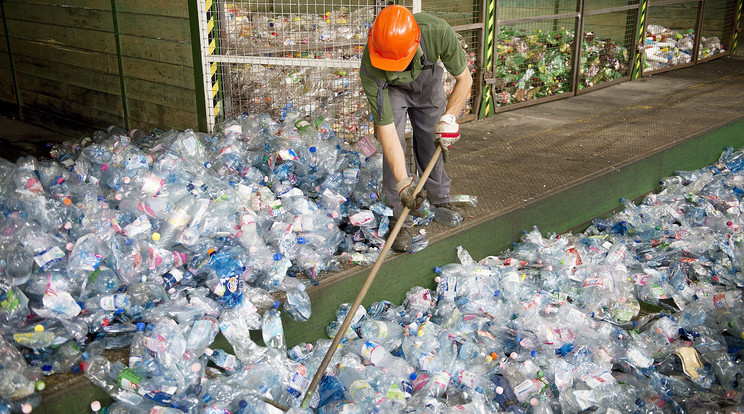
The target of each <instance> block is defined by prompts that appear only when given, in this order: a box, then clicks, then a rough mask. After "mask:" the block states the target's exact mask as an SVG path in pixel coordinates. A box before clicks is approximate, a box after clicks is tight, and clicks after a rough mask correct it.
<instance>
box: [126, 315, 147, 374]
mask: <svg viewBox="0 0 744 414" xmlns="http://www.w3.org/2000/svg"><path fill="white" fill-rule="evenodd" d="M145 327H146V324H145V323H144V322H137V331H136V332H135V333H134V334H132V344H131V345H130V346H129V368H131V369H132V370H133V371H134V372H136V373H138V374H139V375H143V374H144V373H145V365H147V359H148V358H149V356H148V353H147V349H146V348H145V343H144V339H145Z"/></svg>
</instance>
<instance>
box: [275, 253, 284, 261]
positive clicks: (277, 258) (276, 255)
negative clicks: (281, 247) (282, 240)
mask: <svg viewBox="0 0 744 414" xmlns="http://www.w3.org/2000/svg"><path fill="white" fill-rule="evenodd" d="M280 260H282V254H281V253H275V254H274V261H275V262H278V261H280Z"/></svg>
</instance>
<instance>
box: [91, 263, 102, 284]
mask: <svg viewBox="0 0 744 414" xmlns="http://www.w3.org/2000/svg"><path fill="white" fill-rule="evenodd" d="M100 273H101V267H100V266H99V267H98V269H96V270H94V271H93V273H91V274H90V276H88V281H90V283H96V279H98V275H99V274H100Z"/></svg>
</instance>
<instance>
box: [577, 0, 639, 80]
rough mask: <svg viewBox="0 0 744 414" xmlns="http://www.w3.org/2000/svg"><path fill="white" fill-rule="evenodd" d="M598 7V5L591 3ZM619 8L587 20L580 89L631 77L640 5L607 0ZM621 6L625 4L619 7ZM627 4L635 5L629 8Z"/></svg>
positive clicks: (595, 14)
mask: <svg viewBox="0 0 744 414" xmlns="http://www.w3.org/2000/svg"><path fill="white" fill-rule="evenodd" d="M587 3H590V4H594V3H595V2H591V1H590V2H587ZM603 3H607V4H608V5H614V6H616V7H619V9H616V8H612V9H604V11H602V10H597V11H595V12H594V13H591V14H587V15H586V16H585V18H584V26H583V33H582V37H583V38H582V49H581V61H580V62H581V63H580V76H579V79H578V88H579V90H588V89H590V88H593V87H596V86H601V85H603V84H606V83H607V82H611V81H615V80H627V79H629V77H630V72H631V69H632V65H631V64H632V59H633V47H634V44H635V27H636V22H637V20H638V11H639V10H638V2H637V1H635V2H631V1H607V2H603ZM619 3H624V4H622V5H621V6H617V4H619ZM627 3H635V4H631V5H628V4H627Z"/></svg>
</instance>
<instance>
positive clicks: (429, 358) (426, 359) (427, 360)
mask: <svg viewBox="0 0 744 414" xmlns="http://www.w3.org/2000/svg"><path fill="white" fill-rule="evenodd" d="M433 361H434V355H431V354H426V355H421V356H420V357H419V359H418V364H419V368H421V369H422V370H424V371H431V367H432V362H433Z"/></svg>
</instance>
